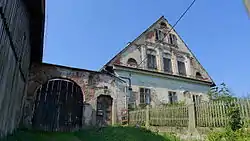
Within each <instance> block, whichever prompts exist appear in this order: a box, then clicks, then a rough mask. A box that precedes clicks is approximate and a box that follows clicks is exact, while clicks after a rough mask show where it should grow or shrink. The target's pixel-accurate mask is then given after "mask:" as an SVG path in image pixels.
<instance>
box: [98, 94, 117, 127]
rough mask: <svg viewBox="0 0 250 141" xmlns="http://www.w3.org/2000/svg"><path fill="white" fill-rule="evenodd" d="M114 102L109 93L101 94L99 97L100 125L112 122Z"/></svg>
mask: <svg viewBox="0 0 250 141" xmlns="http://www.w3.org/2000/svg"><path fill="white" fill-rule="evenodd" d="M112 102H113V99H112V97H111V96H109V95H100V96H98V97H97V111H96V112H97V113H96V114H97V116H96V119H97V124H98V125H99V126H103V125H110V124H112Z"/></svg>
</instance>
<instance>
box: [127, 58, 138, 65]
mask: <svg viewBox="0 0 250 141" xmlns="http://www.w3.org/2000/svg"><path fill="white" fill-rule="evenodd" d="M131 63H133V65H131ZM127 66H129V67H137V66H138V64H137V61H136V60H135V59H134V58H129V59H128V61H127Z"/></svg>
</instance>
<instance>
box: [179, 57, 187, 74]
mask: <svg viewBox="0 0 250 141" xmlns="http://www.w3.org/2000/svg"><path fill="white" fill-rule="evenodd" d="M181 65H183V66H182V67H183V68H182V67H181ZM177 69H178V74H179V75H183V76H186V75H187V70H186V64H185V62H184V61H180V60H177ZM181 69H183V71H182V70H181Z"/></svg>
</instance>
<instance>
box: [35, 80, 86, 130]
mask: <svg viewBox="0 0 250 141" xmlns="http://www.w3.org/2000/svg"><path fill="white" fill-rule="evenodd" d="M82 106H83V94H82V91H81V88H80V87H79V86H78V85H77V84H76V83H74V82H72V81H69V80H63V79H53V80H50V81H48V82H47V83H45V84H43V85H42V86H41V87H40V88H39V89H38V90H37V98H36V102H35V110H34V115H33V120H32V125H33V128H35V129H39V130H45V131H72V130H74V129H78V128H79V127H81V126H82Z"/></svg>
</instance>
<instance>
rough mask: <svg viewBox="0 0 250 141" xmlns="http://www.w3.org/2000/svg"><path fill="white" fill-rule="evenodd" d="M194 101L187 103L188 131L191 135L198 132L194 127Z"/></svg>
mask: <svg viewBox="0 0 250 141" xmlns="http://www.w3.org/2000/svg"><path fill="white" fill-rule="evenodd" d="M194 106H195V105H194V102H193V101H190V102H189V103H188V132H189V133H190V134H192V135H194V134H198V131H197V129H196V125H195V123H196V121H195V120H196V118H195V107H194Z"/></svg>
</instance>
